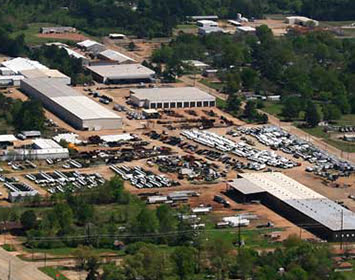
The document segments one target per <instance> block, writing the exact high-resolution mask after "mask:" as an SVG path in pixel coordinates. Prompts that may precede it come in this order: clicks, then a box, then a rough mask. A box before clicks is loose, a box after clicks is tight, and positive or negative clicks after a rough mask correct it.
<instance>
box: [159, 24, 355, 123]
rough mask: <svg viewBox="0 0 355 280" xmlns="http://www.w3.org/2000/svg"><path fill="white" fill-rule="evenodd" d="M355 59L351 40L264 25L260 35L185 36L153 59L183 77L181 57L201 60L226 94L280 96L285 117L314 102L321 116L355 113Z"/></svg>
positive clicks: (293, 117) (163, 47) (333, 118)
mask: <svg viewBox="0 0 355 280" xmlns="http://www.w3.org/2000/svg"><path fill="white" fill-rule="evenodd" d="M216 42H218V44H217V43H216ZM354 57H355V42H354V41H352V40H347V39H343V40H340V39H337V38H335V37H334V36H333V35H332V34H331V33H329V32H323V31H322V32H319V31H314V32H310V33H307V34H296V33H293V34H292V33H291V34H288V35H286V36H285V37H283V38H275V37H274V36H273V34H272V31H271V30H270V29H269V28H268V27H267V26H265V25H263V26H260V27H258V28H257V31H256V36H253V35H246V36H232V35H227V34H211V35H208V36H204V37H198V36H194V35H190V34H181V35H180V36H178V37H177V38H176V39H175V40H173V41H172V42H171V43H170V44H168V45H164V46H162V47H161V48H160V49H158V50H156V51H155V52H154V53H153V55H152V61H153V62H154V63H156V64H165V65H166V70H165V71H170V72H171V73H173V74H174V75H181V74H183V72H184V65H183V63H182V61H183V60H187V59H198V60H202V61H204V62H206V63H207V64H209V65H211V67H213V68H216V69H218V70H219V72H218V77H219V79H220V80H221V81H222V83H223V84H224V88H223V91H224V92H225V93H228V94H230V95H235V94H237V93H238V92H240V91H243V92H255V93H256V94H259V95H264V96H265V95H270V94H271V95H275V94H277V95H281V98H282V102H283V103H284V104H285V106H284V108H285V109H284V112H283V114H284V115H285V118H287V119H297V118H298V117H299V113H300V112H301V111H307V110H309V111H312V110H311V109H307V108H313V107H314V106H315V108H317V110H316V112H318V113H319V114H317V116H316V117H317V118H318V119H324V120H336V119H338V118H340V117H341V115H343V114H350V113H355V91H354V88H355V87H354V81H355V76H354V73H355V68H354V65H355V61H354ZM229 100H234V101H235V98H230V99H229ZM236 104H238V103H236ZM231 107H233V104H232V105H231Z"/></svg>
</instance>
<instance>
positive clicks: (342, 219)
mask: <svg viewBox="0 0 355 280" xmlns="http://www.w3.org/2000/svg"><path fill="white" fill-rule="evenodd" d="M343 227H344V210H343V209H342V210H341V223H340V249H341V250H343Z"/></svg>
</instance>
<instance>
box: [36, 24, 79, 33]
mask: <svg viewBox="0 0 355 280" xmlns="http://www.w3.org/2000/svg"><path fill="white" fill-rule="evenodd" d="M40 32H41V33H42V34H50V33H74V32H76V28H75V27H71V26H50V27H41V29H40Z"/></svg>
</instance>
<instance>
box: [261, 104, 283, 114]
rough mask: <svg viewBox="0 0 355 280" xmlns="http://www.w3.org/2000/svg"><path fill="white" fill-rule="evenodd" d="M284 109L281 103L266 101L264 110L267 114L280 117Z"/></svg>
mask: <svg viewBox="0 0 355 280" xmlns="http://www.w3.org/2000/svg"><path fill="white" fill-rule="evenodd" d="M282 108H283V105H282V104H281V103H279V102H270V101H265V102H264V108H263V109H262V110H263V111H265V112H266V113H269V114H271V115H274V116H276V117H279V115H280V114H281V112H282Z"/></svg>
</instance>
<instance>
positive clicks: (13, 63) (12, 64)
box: [2, 57, 48, 74]
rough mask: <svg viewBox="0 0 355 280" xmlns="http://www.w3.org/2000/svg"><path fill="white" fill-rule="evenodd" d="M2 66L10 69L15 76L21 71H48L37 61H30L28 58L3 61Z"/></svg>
mask: <svg viewBox="0 0 355 280" xmlns="http://www.w3.org/2000/svg"><path fill="white" fill-rule="evenodd" d="M2 66H4V67H6V68H8V69H10V70H11V71H12V72H14V73H16V74H21V71H24V70H36V69H41V70H43V69H47V70H48V67H46V66H44V65H43V64H41V63H39V62H38V61H35V60H30V59H28V58H23V57H16V58H14V59H11V60H8V61H4V62H3V63H2Z"/></svg>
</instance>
